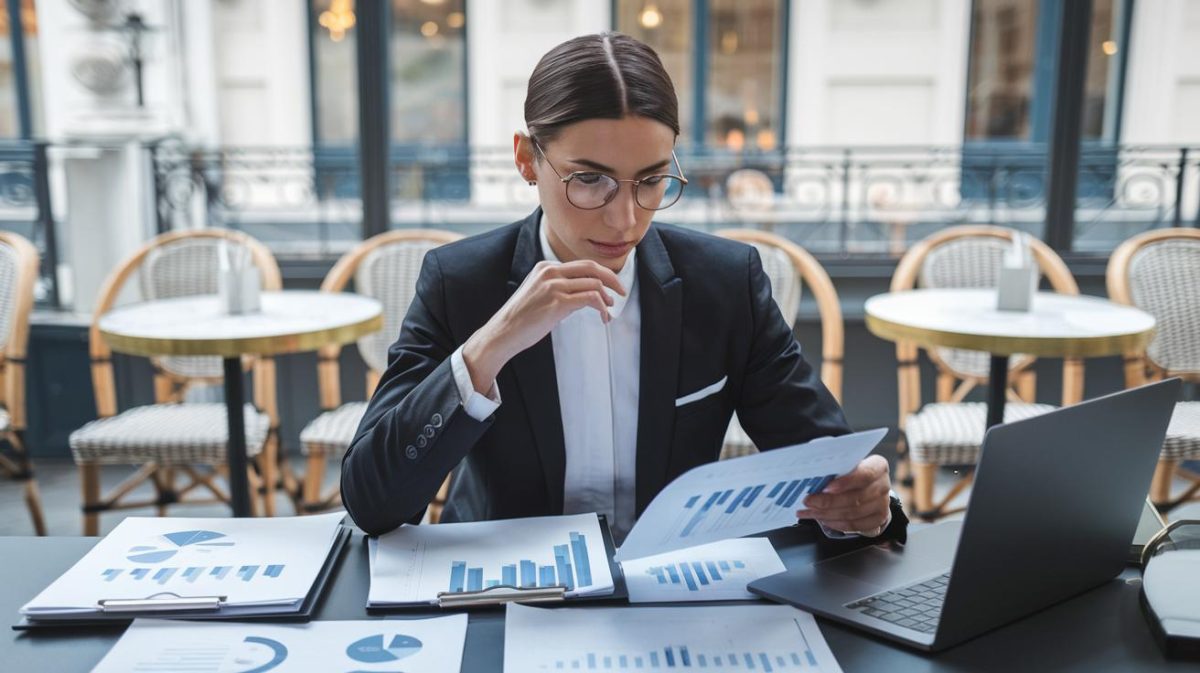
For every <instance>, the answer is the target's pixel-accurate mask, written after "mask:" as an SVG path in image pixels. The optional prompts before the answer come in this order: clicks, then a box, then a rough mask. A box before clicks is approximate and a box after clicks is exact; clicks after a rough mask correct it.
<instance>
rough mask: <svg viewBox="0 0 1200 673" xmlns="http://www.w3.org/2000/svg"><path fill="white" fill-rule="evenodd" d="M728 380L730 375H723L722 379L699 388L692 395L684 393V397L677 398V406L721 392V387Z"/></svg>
mask: <svg viewBox="0 0 1200 673" xmlns="http://www.w3.org/2000/svg"><path fill="white" fill-rule="evenodd" d="M728 380H729V377H728V376H722V377H721V380H720V381H717V382H716V383H714V384H712V385H711V386H704V387H703V388H701V389H700V390H697V391H696V392H694V393H692V394H690V395H684V396H683V397H681V398H679V399H677V400H675V406H676V407H682V406H683V405H685V404H691V403H692V402H696V401H698V400H702V399H704V398H706V397H708V396H710V395H716V394H717V393H719V392H721V389H722V388H724V387H725V382H726V381H728Z"/></svg>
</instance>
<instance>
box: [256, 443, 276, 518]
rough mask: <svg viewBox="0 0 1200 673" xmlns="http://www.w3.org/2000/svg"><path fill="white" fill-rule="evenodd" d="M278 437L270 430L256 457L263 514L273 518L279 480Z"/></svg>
mask: <svg viewBox="0 0 1200 673" xmlns="http://www.w3.org/2000/svg"><path fill="white" fill-rule="evenodd" d="M278 436H279V435H278V434H276V432H275V431H274V430H272V431H271V432H270V433H269V434H268V435H267V441H266V442H265V443H264V444H263V448H262V452H261V453H260V454H259V456H258V467H259V470H261V472H262V500H263V514H264V515H265V516H275V488H276V486H277V485H278V484H277V483H276V482H277V480H278V479H279V472H278V468H279V463H278V460H279V441H278V439H276V438H277V437H278Z"/></svg>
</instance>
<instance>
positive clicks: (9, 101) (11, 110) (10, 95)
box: [0, 6, 21, 138]
mask: <svg viewBox="0 0 1200 673" xmlns="http://www.w3.org/2000/svg"><path fill="white" fill-rule="evenodd" d="M11 35H12V27H11V26H10V25H9V20H8V10H7V9H6V8H5V7H2V6H0V138H15V137H16V136H18V135H20V134H21V129H20V128H19V126H18V124H17V81H16V76H15V75H14V73H13V53H12V38H11Z"/></svg>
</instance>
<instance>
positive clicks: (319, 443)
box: [300, 229, 462, 523]
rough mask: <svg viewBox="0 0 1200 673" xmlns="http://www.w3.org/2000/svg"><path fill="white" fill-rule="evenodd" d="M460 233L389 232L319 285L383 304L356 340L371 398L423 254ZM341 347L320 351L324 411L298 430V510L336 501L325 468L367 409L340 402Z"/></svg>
mask: <svg viewBox="0 0 1200 673" xmlns="http://www.w3.org/2000/svg"><path fill="white" fill-rule="evenodd" d="M460 238H462V236H460V235H458V234H455V233H452V232H449V231H439V230H435V229H406V230H398V231H389V232H386V233H383V234H379V235H378V236H374V237H372V238H370V239H368V240H366V241H363V242H362V243H361V244H359V245H358V246H357V247H356V248H354V249H353V250H351V251H350V252H348V253H346V254H345V255H344V256H343V257H342V258H341V259H340V260H338V263H337V264H335V265H334V267H333V268H332V269H331V270H330V271H329V274H328V275H327V276H326V277H325V281H324V282H323V283H321V290H322V291H324V292H342V291H344V290H345V289H346V287H347V286H348V285H349V284H350V282H351V281H353V283H354V290H355V292H357V293H359V294H363V295H367V296H369V297H374V298H375V299H378V300H379V301H380V303H382V304H383V322H384V327H383V330H382V331H380V332H375V333H374V334H369V335H367V336H365V337H363V338H362V339H359V340H358V352H359V355H361V356H362V358H363V361H364V362H365V363H366V365H367V381H366V396H367V398H370V396H371V394H372V393H373V392H374V391H375V386H376V385H378V383H379V377H380V376H381V375H382V374H383V371H384V370H385V369H387V351H388V347H389V346H390V345H391V344H392V341H394V340H395V338H396V335H397V334H399V333H400V326H401V324H402V323H403V322H404V316H405V314H406V313H407V312H408V306H409V304H411V303H412V301H413V297H414V295H415V294H416V287H417V277H418V274H419V273H420V271H421V261H422V260H423V259H424V257H425V253H426V252H428V251H430V250H432V249H433V248H436V247H438V246H440V245H443V244H445V243H450V242H451V241H456V240H458V239H460ZM341 350H342V347H341V346H337V345H334V346H326V347H324V348H322V349H321V350H320V353H319V362H318V365H317V366H318V368H319V371H318V386H319V388H320V395H321V409H322V413H321V415H320V416H318V417H317V418H316V419H314V420H313V421H312V422H311V423H309V424H308V425H307V426H306V427H305V428H304V429H303V430H302V431H301V432H300V446H301V451H302V452H303V453H304V455H305V474H304V482H303V492H302V494H301V509H302V510H303V511H305V512H315V511H320V510H322V509H327V508H329V507H333V506H336V505H338V504H340V499H341V492H340V490H339V489H338V487H337V486H336V485H334V486H333V487H331V488H330V489H328V490H323V488H322V485H323V482H324V477H325V467H326V463H327V461H328V460H329V459H331V458H334V459H340V458H341V457H342V456H343V455H345V453H346V449H347V448H348V447H349V446H350V440H352V439H354V433H355V431H356V430H357V429H358V424H359V422H360V421H361V420H362V417H363V414H364V413H366V409H367V403H366V402H346V403H345V404H343V403H342V394H341V386H340V370H339V367H338V357H339V355H340V354H341ZM448 484H449V479H447V480H446V482H445V483H443V484H442V488H441V490H440V491H439V493H438V496H437V498H436V499H435V500H434V502H433V503H431V504H430V510H429V516H430V520H431V521H433V522H435V523H436V522H437V520H438V517H439V516H440V514H441V508H442V505H444V503H445V501H446V492H447V489H448Z"/></svg>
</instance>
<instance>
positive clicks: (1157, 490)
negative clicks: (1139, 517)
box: [1150, 460, 1179, 506]
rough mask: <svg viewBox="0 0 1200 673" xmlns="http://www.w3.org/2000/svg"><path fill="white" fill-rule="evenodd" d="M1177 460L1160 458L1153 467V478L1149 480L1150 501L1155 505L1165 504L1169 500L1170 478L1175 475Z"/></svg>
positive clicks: (1168, 502) (1167, 503)
mask: <svg viewBox="0 0 1200 673" xmlns="http://www.w3.org/2000/svg"><path fill="white" fill-rule="evenodd" d="M1178 464H1179V461H1177V460H1160V461H1158V467H1156V468H1154V478H1153V479H1152V480H1151V481H1150V502H1152V503H1154V504H1155V505H1157V506H1166V505H1169V504H1170V502H1171V480H1172V479H1173V478H1174V477H1175V467H1176V466H1177V465H1178Z"/></svg>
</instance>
